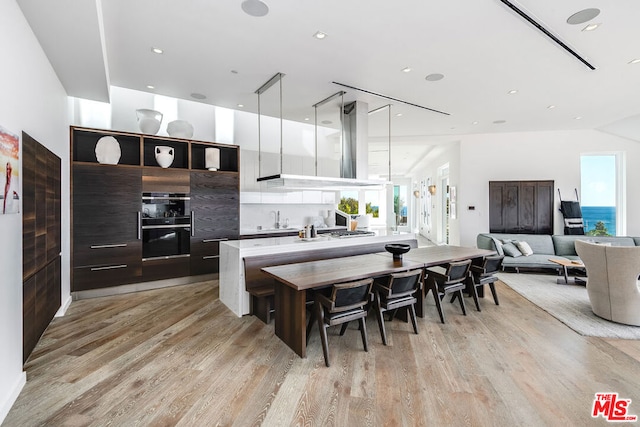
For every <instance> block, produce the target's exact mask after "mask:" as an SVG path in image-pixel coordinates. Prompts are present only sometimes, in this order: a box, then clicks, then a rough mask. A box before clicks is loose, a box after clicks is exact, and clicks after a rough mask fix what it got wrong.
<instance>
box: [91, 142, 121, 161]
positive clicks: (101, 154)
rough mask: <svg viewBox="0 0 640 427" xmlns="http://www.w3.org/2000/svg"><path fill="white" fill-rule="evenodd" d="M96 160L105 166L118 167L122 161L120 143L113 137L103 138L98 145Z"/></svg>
mask: <svg viewBox="0 0 640 427" xmlns="http://www.w3.org/2000/svg"><path fill="white" fill-rule="evenodd" d="M95 151H96V160H97V161H98V163H102V164H104V165H117V164H118V162H119V161H120V155H121V154H122V153H121V151H120V143H118V140H117V139H115V138H114V137H112V136H103V137H102V138H100V139H99V140H98V142H97V143H96V150H95Z"/></svg>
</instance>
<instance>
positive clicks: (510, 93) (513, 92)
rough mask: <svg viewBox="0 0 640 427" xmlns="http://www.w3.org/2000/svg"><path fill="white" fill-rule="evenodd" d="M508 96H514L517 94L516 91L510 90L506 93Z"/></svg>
mask: <svg viewBox="0 0 640 427" xmlns="http://www.w3.org/2000/svg"><path fill="white" fill-rule="evenodd" d="M507 93H508V94H509V95H515V94H516V93H518V91H517V90H515V89H511V90H510V91H509V92H507Z"/></svg>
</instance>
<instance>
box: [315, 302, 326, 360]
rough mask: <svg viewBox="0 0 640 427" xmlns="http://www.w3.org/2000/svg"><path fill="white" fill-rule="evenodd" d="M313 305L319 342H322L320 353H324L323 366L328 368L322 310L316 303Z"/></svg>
mask: <svg viewBox="0 0 640 427" xmlns="http://www.w3.org/2000/svg"><path fill="white" fill-rule="evenodd" d="M315 305H316V320H317V322H318V331H319V332H320V340H321V341H322V352H323V353H324V364H325V365H326V366H327V367H329V342H328V340H327V327H326V326H325V324H324V310H323V309H322V307H321V306H320V303H319V302H318V301H316V303H315Z"/></svg>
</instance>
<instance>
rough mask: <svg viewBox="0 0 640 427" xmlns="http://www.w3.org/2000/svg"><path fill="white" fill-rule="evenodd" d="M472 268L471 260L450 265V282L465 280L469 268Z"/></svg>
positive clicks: (448, 270)
mask: <svg viewBox="0 0 640 427" xmlns="http://www.w3.org/2000/svg"><path fill="white" fill-rule="evenodd" d="M470 267H471V260H470V259H468V260H465V261H458V262H452V263H449V266H448V267H447V273H446V274H447V276H449V281H452V280H459V279H464V278H465V277H467V275H468V274H469V268H470Z"/></svg>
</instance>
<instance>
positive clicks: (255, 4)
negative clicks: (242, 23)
mask: <svg viewBox="0 0 640 427" xmlns="http://www.w3.org/2000/svg"><path fill="white" fill-rule="evenodd" d="M240 6H241V7H242V10H244V13H246V14H247V15H251V16H257V17H260V16H265V15H266V14H267V13H269V6H267V5H266V4H265V3H263V2H261V1H260V0H245V1H243V2H242V4H241V5H240Z"/></svg>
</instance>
